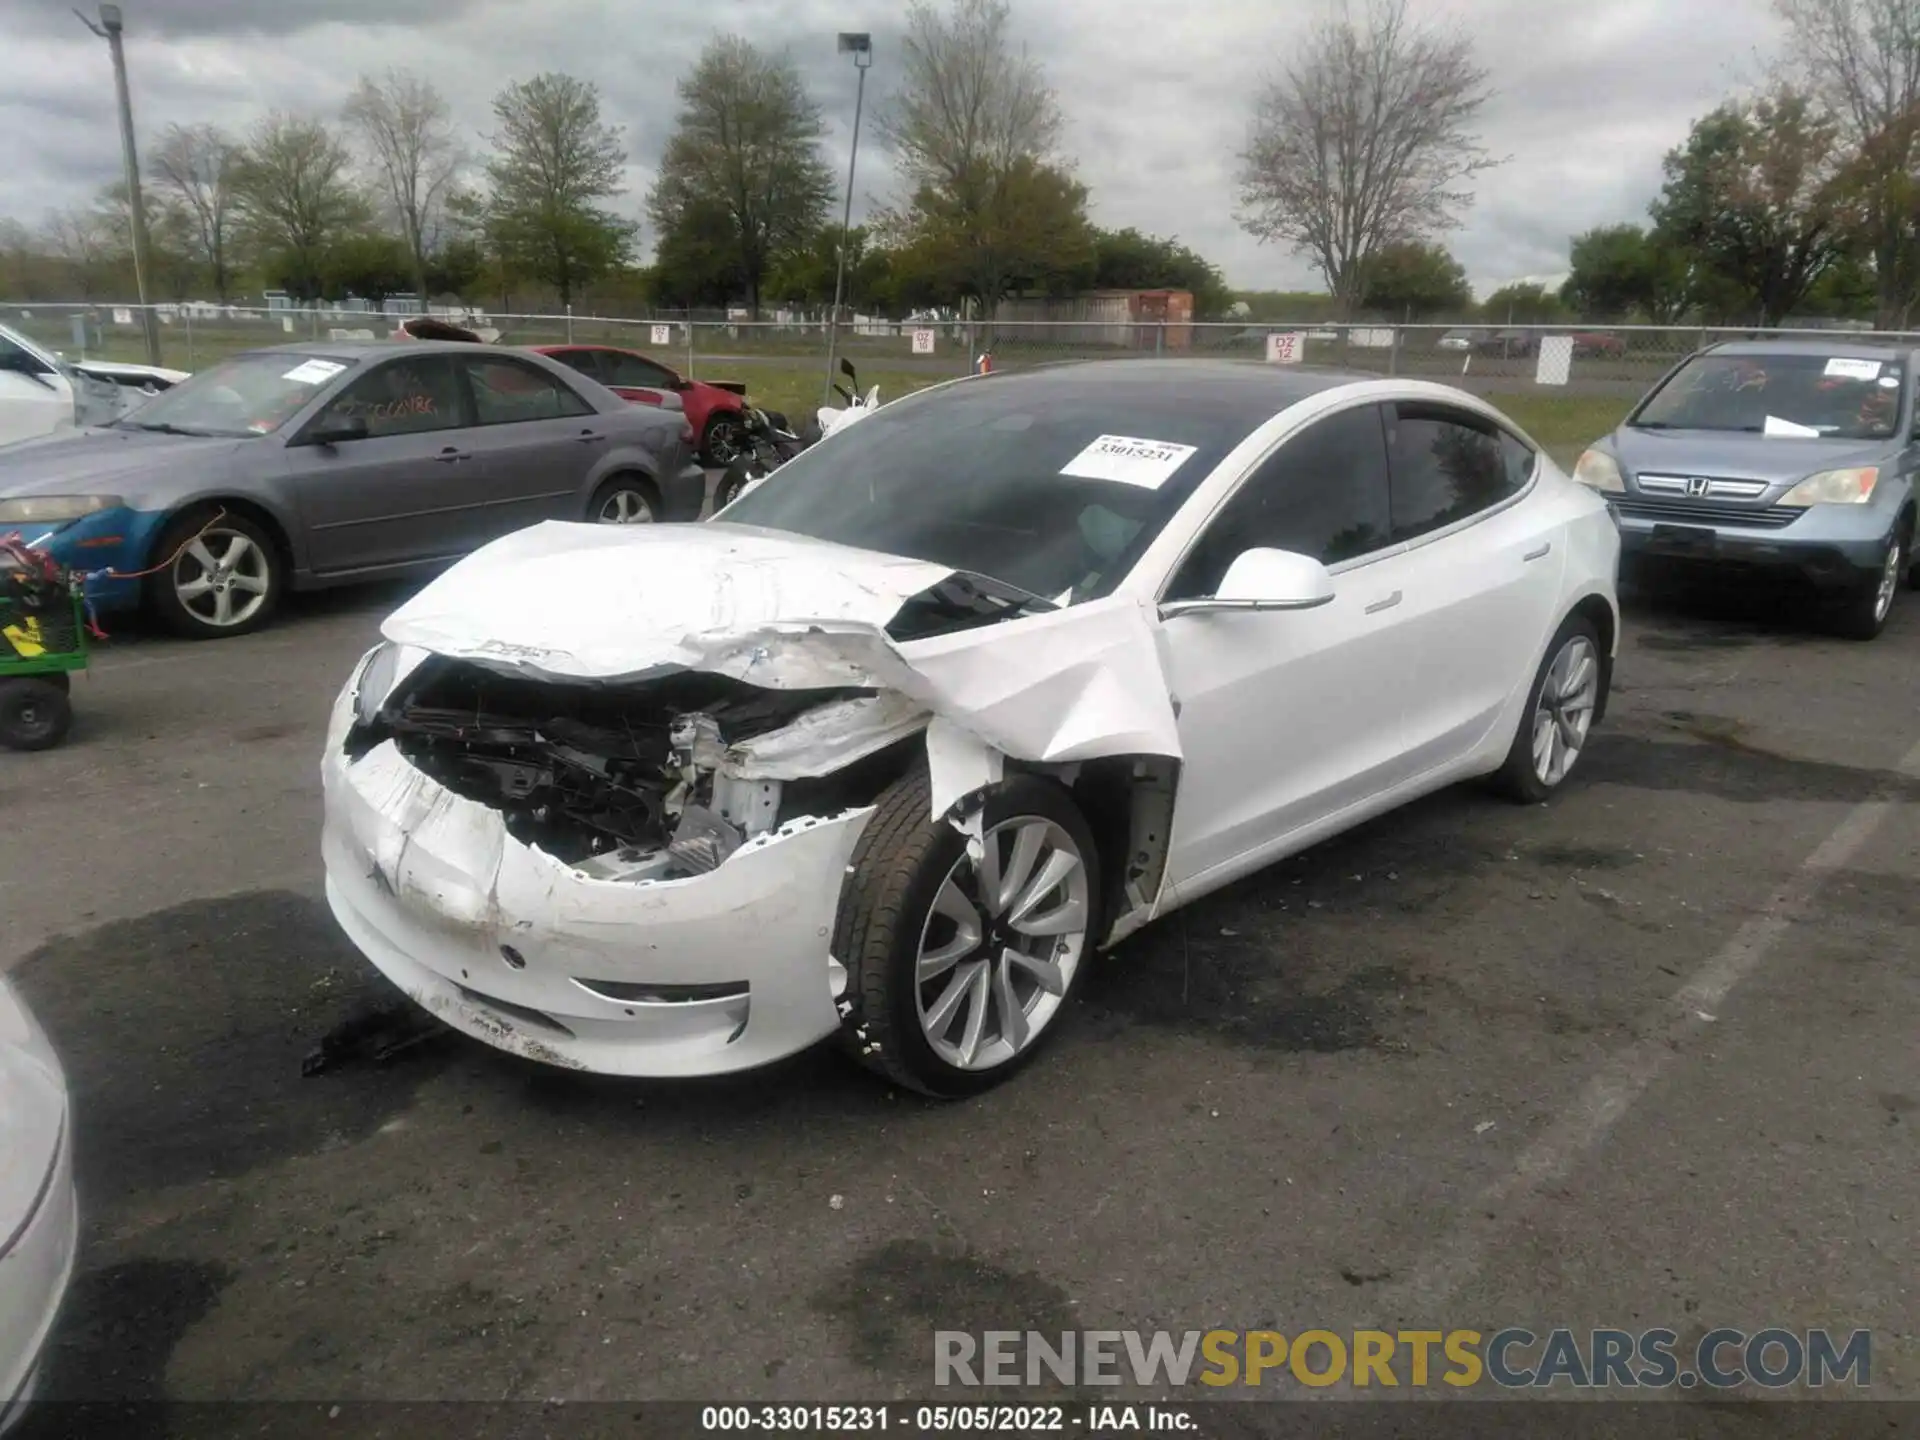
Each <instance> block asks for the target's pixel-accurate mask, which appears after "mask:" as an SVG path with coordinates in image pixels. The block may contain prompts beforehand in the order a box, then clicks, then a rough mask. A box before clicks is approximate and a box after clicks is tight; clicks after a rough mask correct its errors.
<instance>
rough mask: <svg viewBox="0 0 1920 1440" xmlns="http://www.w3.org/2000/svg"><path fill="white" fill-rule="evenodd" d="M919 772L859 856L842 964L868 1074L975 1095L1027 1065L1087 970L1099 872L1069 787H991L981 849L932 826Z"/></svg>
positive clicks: (847, 899) (848, 1034) (950, 1094)
mask: <svg viewBox="0 0 1920 1440" xmlns="http://www.w3.org/2000/svg"><path fill="white" fill-rule="evenodd" d="M930 795H931V792H930V790H929V787H928V779H927V774H926V771H925V770H924V769H916V770H915V771H914V772H912V773H910V774H909V775H908V776H907V777H906V778H904V779H902V780H900V781H898V782H896V783H895V784H894V785H893V786H891V787H890V788H889V789H888V790H887V791H886V792H885V793H884V794H883V795H882V796H881V797H880V800H879V802H878V806H877V809H876V811H875V814H874V816H873V818H872V820H871V821H869V823H868V825H867V829H866V832H865V833H864V834H863V835H862V836H861V838H860V843H859V845H858V846H857V847H856V848H855V850H854V855H853V864H852V866H851V867H850V874H849V877H848V880H847V883H846V887H845V890H844V891H843V893H842V896H841V902H840V917H839V921H838V924H837V926H836V934H835V936H834V946H833V953H834V955H835V956H836V957H838V958H839V959H840V961H841V962H842V963H843V964H844V965H845V966H846V967H847V971H848V982H847V999H848V1001H849V1002H850V1004H851V1008H850V1009H849V1010H848V1012H847V1015H846V1020H845V1024H844V1028H843V1032H842V1038H843V1040H844V1041H845V1043H846V1044H847V1046H848V1047H849V1049H850V1050H851V1051H852V1053H853V1055H854V1057H855V1058H856V1059H858V1060H859V1061H860V1063H861V1064H863V1065H865V1066H867V1067H868V1068H870V1069H872V1070H875V1071H877V1072H879V1073H880V1074H881V1075H883V1076H885V1077H886V1078H887V1079H889V1080H891V1081H893V1082H894V1083H896V1084H898V1085H903V1086H905V1087H907V1088H908V1089H912V1090H917V1091H919V1092H920V1093H922V1094H924V1095H931V1096H934V1097H936V1098H940V1099H957V1098H960V1097H963V1096H968V1095H977V1094H979V1093H981V1092H982V1091H985V1090H988V1089H990V1088H992V1087H993V1086H995V1085H998V1084H1000V1083H1001V1082H1003V1081H1005V1080H1007V1079H1008V1078H1009V1077H1011V1076H1012V1075H1014V1074H1015V1073H1017V1072H1018V1071H1019V1070H1020V1069H1022V1068H1023V1067H1024V1066H1025V1065H1027V1064H1028V1063H1029V1062H1030V1061H1031V1060H1032V1059H1033V1057H1034V1056H1035V1055H1036V1054H1037V1053H1038V1052H1039V1050H1040V1048H1041V1047H1042V1045H1043V1044H1044V1043H1045V1041H1046V1040H1047V1039H1048V1037H1050V1036H1051V1035H1052V1034H1053V1032H1054V1031H1055V1030H1056V1029H1057V1028H1058V1021H1059V1017H1060V1015H1061V1013H1062V1012H1063V1011H1064V1010H1065V1009H1066V1007H1067V1005H1068V1003H1069V1002H1070V1001H1071V1000H1072V998H1073V995H1074V993H1075V989H1076V987H1077V985H1078V983H1079V980H1080V976H1081V974H1082V973H1083V972H1084V971H1085V969H1086V967H1087V965H1088V964H1089V963H1090V961H1091V960H1092V956H1093V946H1094V940H1095V937H1096V936H1097V935H1098V933H1099V932H1098V930H1097V929H1096V926H1097V924H1098V921H1099V915H1098V911H1099V904H1098V897H1099V895H1100V893H1101V892H1100V866H1099V854H1098V851H1097V850H1096V848H1095V846H1094V841H1093V835H1092V833H1091V832H1090V831H1089V830H1088V828H1087V822H1086V820H1085V818H1084V817H1083V816H1082V815H1081V814H1080V810H1079V807H1078V806H1076V805H1075V804H1074V802H1073V799H1072V797H1071V796H1070V795H1068V793H1067V792H1066V791H1065V790H1063V789H1062V788H1061V787H1060V786H1059V785H1057V784H1055V783H1053V782H1052V781H1050V780H1044V779H1041V778H1039V777H1037V776H1032V775H1015V776H1012V777H1010V778H1009V779H1008V780H1006V781H1005V782H1004V783H1002V784H1000V785H998V786H996V787H994V789H993V790H992V791H991V792H989V794H988V795H987V798H986V804H985V807H984V811H983V813H982V814H981V817H980V829H981V834H982V845H981V850H980V853H979V854H978V855H975V854H973V853H970V842H969V841H968V839H967V838H966V837H965V836H963V835H962V834H961V832H960V831H959V830H957V829H956V828H955V827H954V825H953V824H952V823H951V822H950V821H949V820H947V819H946V818H945V817H942V818H940V819H935V818H934V817H933V816H932V814H931V813H930V812H931V803H932V802H931V798H930Z"/></svg>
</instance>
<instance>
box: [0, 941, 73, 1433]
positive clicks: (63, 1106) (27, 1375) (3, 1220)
mask: <svg viewBox="0 0 1920 1440" xmlns="http://www.w3.org/2000/svg"><path fill="white" fill-rule="evenodd" d="M0 1156H3V1157H5V1159H4V1163H0V1431H4V1430H6V1429H7V1428H8V1427H9V1426H11V1425H12V1424H13V1423H14V1422H15V1421H16V1420H18V1419H19V1418H20V1415H21V1413H22V1412H23V1411H24V1409H25V1408H26V1405H27V1402H28V1401H29V1400H30V1399H31V1398H32V1393H33V1387H34V1381H35V1379H36V1377H37V1373H38V1369H39V1364H40V1357H41V1355H42V1354H43V1353H44V1352H45V1349H46V1343H47V1335H48V1332H50V1331H51V1330H52V1329H53V1319H54V1316H55V1314H57V1313H58V1311H59V1309H60V1300H61V1297H62V1296H64V1295H65V1294H66V1289H67V1281H68V1280H69V1279H70V1278H71V1277H72V1275H73V1257H74V1250H75V1245H76V1241H77V1239H78V1235H79V1206H78V1204H77V1203H76V1201H75V1198H74V1191H73V1137H72V1133H71V1128H70V1123H69V1116H68V1113H67V1086H66V1081H65V1079H64V1078H63V1077H62V1075H61V1073H60V1062H59V1060H58V1059H57V1058H56V1057H55V1055H54V1053H53V1047H52V1046H51V1045H50V1044H48V1043H47V1037H46V1035H45V1034H44V1033H43V1032H42V1031H41V1029H40V1027H39V1026H38V1025H37V1024H35V1023H34V1020H33V1017H32V1016H31V1015H30V1014H28V1013H27V1009H26V1007H25V1006H24V1005H23V1004H22V1003H21V1002H20V997H19V995H18V994H17V993H16V992H15V991H14V989H13V987H12V986H11V985H10V984H9V983H8V982H7V980H6V978H5V977H4V976H0Z"/></svg>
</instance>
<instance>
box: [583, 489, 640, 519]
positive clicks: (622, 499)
mask: <svg viewBox="0 0 1920 1440" xmlns="http://www.w3.org/2000/svg"><path fill="white" fill-rule="evenodd" d="M597 518H598V520H599V522H600V523H601V524H602V525H651V524H652V523H653V506H652V504H651V503H650V502H649V501H648V499H647V497H646V496H644V495H642V494H641V493H640V492H639V491H638V490H615V491H613V492H612V493H611V494H609V495H608V496H607V498H606V499H605V500H603V501H601V502H600V514H599V515H598V517H597Z"/></svg>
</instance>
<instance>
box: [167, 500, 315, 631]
mask: <svg viewBox="0 0 1920 1440" xmlns="http://www.w3.org/2000/svg"><path fill="white" fill-rule="evenodd" d="M153 553H154V557H155V561H156V563H158V564H159V565H161V566H162V567H163V568H161V569H160V570H158V571H157V572H156V573H155V574H154V575H153V576H152V577H151V578H150V579H149V581H148V583H149V585H150V586H151V587H152V588H151V591H150V593H151V594H152V596H153V602H154V608H155V609H156V610H157V611H158V612H159V614H160V618H161V619H162V620H163V621H165V622H166V624H167V626H168V627H169V628H170V629H172V630H174V631H175V632H176V633H178V634H180V635H184V636H185V637H187V638H188V639H189V640H219V639H224V638H225V637H227V636H229V635H245V634H247V633H248V632H249V631H253V630H258V629H259V628H260V627H261V626H262V625H264V624H266V623H267V621H269V620H271V619H272V618H273V612H274V611H275V610H277V609H278V608H279V607H280V593H281V590H282V589H283V587H284V585H285V568H284V566H283V565H282V563H281V559H280V547H279V545H278V544H277V543H276V542H275V541H274V539H273V537H272V536H270V535H269V534H268V533H267V532H266V529H265V528H264V527H263V526H261V525H260V524H258V523H257V522H255V521H253V520H251V519H249V518H248V517H246V516H245V515H235V514H233V513H231V512H221V511H218V510H199V511H191V512H189V513H187V514H185V515H182V516H180V517H179V518H178V519H176V520H175V521H174V522H173V523H172V524H171V525H169V526H168V527H167V528H166V531H165V533H163V534H162V535H161V537H160V543H159V544H158V545H156V546H155V547H154V551H153Z"/></svg>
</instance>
